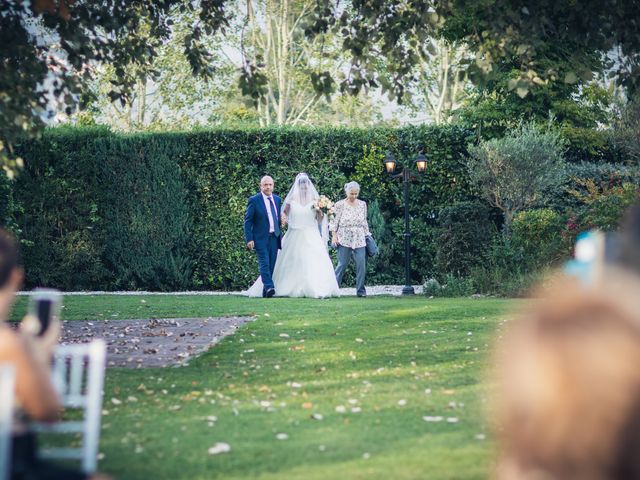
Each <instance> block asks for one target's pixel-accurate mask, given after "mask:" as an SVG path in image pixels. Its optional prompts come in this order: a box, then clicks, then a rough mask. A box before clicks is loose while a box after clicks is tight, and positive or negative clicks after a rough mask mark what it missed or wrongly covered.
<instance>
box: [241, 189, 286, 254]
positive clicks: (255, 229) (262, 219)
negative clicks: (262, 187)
mask: <svg viewBox="0 0 640 480" xmlns="http://www.w3.org/2000/svg"><path fill="white" fill-rule="evenodd" d="M272 196H273V201H274V203H275V204H276V211H277V213H278V218H277V219H274V220H275V221H276V222H279V221H280V207H281V205H282V200H281V199H280V197H279V196H277V195H275V194H273V195H272ZM268 238H269V217H268V215H267V206H266V205H265V204H264V200H263V199H262V193H258V194H256V195H254V196H253V197H250V198H249V203H248V204H247V211H246V212H245V214H244V240H245V243H247V242H250V241H252V240H253V241H254V242H255V243H256V245H258V246H260V245H265V244H266V243H267V240H268ZM278 248H280V237H278Z"/></svg>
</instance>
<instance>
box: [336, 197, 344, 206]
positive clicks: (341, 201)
mask: <svg viewBox="0 0 640 480" xmlns="http://www.w3.org/2000/svg"><path fill="white" fill-rule="evenodd" d="M344 202H345V199H344V198H343V199H342V200H338V201H337V202H336V203H335V206H336V207H337V206H343V205H344Z"/></svg>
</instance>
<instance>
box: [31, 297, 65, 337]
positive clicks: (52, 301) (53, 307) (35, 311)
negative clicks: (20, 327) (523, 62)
mask: <svg viewBox="0 0 640 480" xmlns="http://www.w3.org/2000/svg"><path fill="white" fill-rule="evenodd" d="M61 303H62V295H61V294H60V292H59V291H58V290H53V289H46V288H36V289H35V290H34V291H33V292H32V293H31V296H30V298H29V308H28V313H27V315H28V316H30V317H33V318H35V319H37V323H38V325H37V326H38V328H37V330H36V331H35V333H36V335H38V336H43V335H44V334H45V333H46V332H47V330H48V329H49V327H50V326H51V324H52V323H54V322H56V323H57V322H58V321H59V318H60V306H61Z"/></svg>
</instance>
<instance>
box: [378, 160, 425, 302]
mask: <svg viewBox="0 0 640 480" xmlns="http://www.w3.org/2000/svg"><path fill="white" fill-rule="evenodd" d="M414 162H415V164H416V168H417V170H418V172H419V173H424V172H425V170H426V169H427V157H425V156H424V155H423V154H422V152H420V153H419V154H418V155H416V158H415V159H414ZM384 168H385V169H386V170H387V173H388V174H389V175H391V177H392V178H402V187H403V200H404V287H403V288H402V294H403V295H414V294H415V293H416V292H415V290H414V289H413V286H411V228H410V225H409V182H410V181H411V178H412V177H411V171H410V170H409V167H408V166H406V165H402V172H400V173H395V174H394V172H395V170H396V159H395V157H394V156H393V154H392V153H391V152H387V156H386V157H385V158H384Z"/></svg>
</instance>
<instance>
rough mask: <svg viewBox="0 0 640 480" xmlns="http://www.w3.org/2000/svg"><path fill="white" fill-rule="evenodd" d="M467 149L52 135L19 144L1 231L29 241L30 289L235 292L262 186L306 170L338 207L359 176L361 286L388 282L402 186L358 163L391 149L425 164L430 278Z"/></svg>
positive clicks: (384, 142)
mask: <svg viewBox="0 0 640 480" xmlns="http://www.w3.org/2000/svg"><path fill="white" fill-rule="evenodd" d="M467 139H468V132H466V131H464V130H462V129H460V128H456V127H446V128H437V127H419V128H417V127H409V128H406V129H399V130H394V129H389V128H380V129H372V130H348V129H300V128H278V129H248V130H212V131H201V132H192V133H184V134H182V133H175V134H168V133H163V134H159V133H153V134H151V133H149V134H137V135H122V134H115V133H112V132H110V131H109V130H107V129H104V128H82V129H70V128H63V129H54V130H50V131H47V132H46V133H45V135H44V136H43V138H42V140H40V141H32V140H28V141H24V142H23V143H22V144H21V145H20V146H19V149H20V154H21V155H22V156H23V157H24V158H25V159H26V160H27V165H26V168H25V171H24V172H23V174H21V175H20V177H19V178H18V180H17V182H15V186H14V187H12V188H9V187H10V186H11V184H7V185H8V187H7V189H6V190H5V195H3V197H2V199H3V201H4V202H5V204H6V205H9V204H10V202H13V203H11V207H10V209H9V210H7V212H8V214H7V215H8V218H5V219H4V221H5V225H11V222H13V224H14V226H15V227H16V229H17V230H16V231H18V232H20V231H21V233H20V238H21V239H22V241H23V242H25V243H26V246H25V249H24V250H25V251H24V253H25V259H26V267H27V269H26V270H27V285H28V286H33V285H49V286H57V287H59V288H62V289H65V290H78V289H83V290H91V289H93V290H102V289H111V290H113V289H150V290H168V289H189V288H194V289H242V288H246V286H247V285H249V284H250V283H251V282H252V281H253V280H255V277H256V276H257V275H258V271H257V264H256V261H255V255H254V254H253V253H251V252H248V251H247V250H246V249H245V248H244V241H243V232H242V224H243V220H244V218H243V217H244V209H245V207H246V202H247V198H248V197H249V196H250V195H252V194H254V193H256V192H257V191H258V182H259V179H260V178H261V176H262V175H264V174H265V173H269V174H270V175H271V176H273V178H274V179H275V183H276V192H280V193H282V192H285V191H287V189H288V188H289V186H290V183H291V182H292V181H293V178H294V176H295V174H296V173H297V172H300V171H305V172H307V173H308V174H309V175H310V176H311V178H312V179H313V181H314V182H315V183H316V185H317V186H318V189H319V190H320V192H321V193H323V194H325V195H327V196H329V197H330V198H332V199H334V200H338V199H340V198H342V196H343V195H344V192H343V190H342V187H343V185H344V184H345V182H346V181H347V180H349V179H351V178H354V176H356V175H357V172H358V171H359V172H361V173H366V175H365V178H364V180H363V181H362V191H361V197H362V198H363V199H364V200H366V201H367V202H368V204H369V212H370V219H371V228H372V230H373V232H374V233H375V235H376V240H377V241H378V242H379V244H380V247H381V248H380V250H381V251H380V255H379V256H377V257H375V258H374V259H372V260H371V261H370V262H368V272H369V273H368V280H367V282H368V283H369V284H380V283H385V284H389V283H392V284H397V283H400V282H401V281H402V279H403V265H404V263H403V262H404V255H403V253H404V250H403V248H402V245H403V223H402V218H403V216H402V202H401V199H402V193H401V192H402V185H401V183H400V182H395V181H393V180H392V179H390V178H389V177H388V176H387V175H386V173H384V171H383V169H382V167H381V164H377V167H378V168H377V173H375V171H376V170H375V169H374V167H373V165H374V161H373V160H372V159H373V158H374V157H372V156H369V157H367V158H366V159H364V160H363V152H364V151H366V152H371V151H381V149H382V148H387V147H388V146H389V145H390V144H392V145H393V146H394V148H397V149H398V150H399V151H406V152H408V155H409V152H410V154H412V155H415V153H416V152H417V151H420V150H422V151H425V152H428V153H429V159H430V163H429V172H428V173H427V174H426V175H422V176H420V177H418V179H417V181H416V182H415V183H414V184H413V185H412V187H411V200H410V210H411V214H412V229H413V230H412V232H413V233H414V238H413V244H412V251H413V255H414V261H413V276H414V277H415V279H417V280H421V279H422V278H423V277H425V276H426V275H427V272H431V271H432V270H433V256H434V255H435V245H436V242H435V240H436V238H435V236H434V234H435V230H434V228H433V217H434V212H438V211H439V209H440V208H441V206H442V205H446V204H447V203H450V202H452V201H455V200H457V199H466V198H469V196H470V193H469V190H468V187H467V185H468V184H467V182H466V179H465V177H464V167H463V164H462V158H463V155H464V154H465V153H466V143H467ZM365 147H366V150H365ZM367 162H369V163H367ZM376 162H377V160H376ZM366 165H369V167H370V168H369V167H367V168H364V167H365V166H366ZM412 168H413V167H412ZM376 175H377V176H376ZM1 186H2V185H1V184H0V187H1ZM380 192H387V193H386V197H385V196H384V195H385V194H384V193H380ZM378 195H382V197H381V198H379V197H378ZM1 205H2V203H0V206H1ZM7 208H8V207H7ZM349 278H350V277H349V276H347V282H348V281H349Z"/></svg>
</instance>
